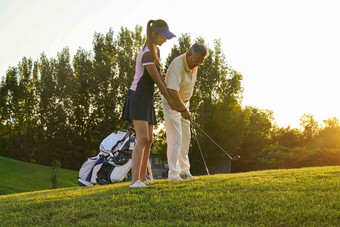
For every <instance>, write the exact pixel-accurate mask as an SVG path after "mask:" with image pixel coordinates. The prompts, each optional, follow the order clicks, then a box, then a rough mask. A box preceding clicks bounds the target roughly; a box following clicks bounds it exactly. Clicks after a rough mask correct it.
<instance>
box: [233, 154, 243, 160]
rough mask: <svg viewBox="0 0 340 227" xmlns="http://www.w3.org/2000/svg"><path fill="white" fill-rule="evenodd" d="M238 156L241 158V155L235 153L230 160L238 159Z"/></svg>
mask: <svg viewBox="0 0 340 227" xmlns="http://www.w3.org/2000/svg"><path fill="white" fill-rule="evenodd" d="M240 158H241V156H239V155H236V156H234V157H232V159H231V160H239V159H240Z"/></svg>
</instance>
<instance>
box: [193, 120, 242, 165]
mask: <svg viewBox="0 0 340 227" xmlns="http://www.w3.org/2000/svg"><path fill="white" fill-rule="evenodd" d="M192 125H194V126H195V127H196V128H198V129H199V130H200V131H201V132H202V133H203V134H204V135H206V136H207V137H208V138H209V139H210V140H211V141H212V142H213V143H214V144H215V145H216V146H217V147H218V148H220V150H221V151H223V152H224V153H225V154H226V155H227V156H228V157H229V158H230V160H238V159H240V158H241V157H240V156H239V155H236V156H232V155H231V154H228V153H227V152H226V151H225V150H223V148H222V147H221V146H220V145H218V144H217V143H216V142H215V141H214V140H213V139H212V138H211V137H210V136H209V135H208V134H207V133H206V132H204V131H203V129H201V128H200V127H199V126H198V125H197V124H195V123H194V122H192ZM195 137H196V134H195ZM196 140H197V137H196ZM197 143H198V140H197ZM201 153H202V151H201ZM202 157H203V154H202Z"/></svg>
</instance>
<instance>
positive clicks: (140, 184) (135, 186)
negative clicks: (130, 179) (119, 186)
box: [129, 180, 147, 188]
mask: <svg viewBox="0 0 340 227" xmlns="http://www.w3.org/2000/svg"><path fill="white" fill-rule="evenodd" d="M129 187H130V188H145V187H147V185H146V184H144V183H143V182H141V181H140V180H136V181H135V183H133V184H130V185H129Z"/></svg>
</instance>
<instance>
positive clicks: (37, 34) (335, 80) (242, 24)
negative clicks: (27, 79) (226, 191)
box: [0, 0, 340, 128]
mask: <svg viewBox="0 0 340 227" xmlns="http://www.w3.org/2000/svg"><path fill="white" fill-rule="evenodd" d="M339 6H340V2H339V1H337V0H319V1H315V0H280V1H279V0H256V1H254V0H225V1H218V0H204V1H201V0H172V1H155V0H149V1H147V0H124V1H123V0H121V1H119V0H111V1H109V0H96V1H95V0H0V34H1V35H0V77H3V76H5V74H6V70H7V69H8V67H9V66H16V65H17V64H18V62H19V61H20V60H21V59H22V57H24V56H26V57H31V58H32V59H33V60H36V59H39V56H40V54H41V53H42V52H45V53H46V55H47V56H48V57H56V55H57V52H60V51H61V50H62V48H64V47H66V46H68V47H69V48H70V52H71V56H73V55H74V54H75V53H76V50H77V49H78V48H79V47H82V48H83V49H85V50H92V40H93V34H94V32H100V33H103V34H106V33H107V32H108V30H109V28H110V27H112V28H113V30H114V31H115V32H116V33H117V32H118V31H119V29H120V27H121V26H123V27H127V28H129V29H133V28H134V27H135V26H136V25H137V24H138V25H142V26H143V28H145V27H146V24H147V21H148V20H149V19H164V20H165V21H166V22H167V23H168V25H169V27H170V30H171V31H172V32H173V33H175V34H177V37H179V36H180V35H181V34H182V33H189V34H191V37H192V38H196V37H198V36H201V37H203V38H204V39H205V40H206V42H207V43H208V44H209V47H210V48H213V44H214V39H217V38H221V41H222V48H223V52H224V54H225V55H226V58H227V61H228V63H229V65H230V66H231V67H232V68H234V69H236V70H237V71H239V72H240V73H241V74H242V75H243V77H244V80H243V87H244V93H243V94H244V99H243V103H242V105H243V106H246V105H249V106H256V107H258V108H261V109H270V110H272V111H273V112H274V117H275V120H276V122H277V123H278V125H279V126H281V127H286V126H288V125H290V126H291V127H293V128H299V123H300V118H301V116H302V115H303V114H304V113H307V114H313V115H314V117H315V118H316V120H317V121H318V122H319V123H322V120H326V119H328V118H331V117H337V118H338V119H340V104H339V102H338V100H337V99H338V98H339V97H340V89H339V81H340V79H339V78H340V29H339V22H340V13H339V10H340V7H339ZM174 44H177V38H174V39H172V40H170V41H168V42H167V43H165V44H164V45H163V46H162V47H161V58H162V59H163V60H165V59H166V57H167V55H168V53H169V52H170V49H171V47H172V46H173V45H174ZM206 76H209V75H206Z"/></svg>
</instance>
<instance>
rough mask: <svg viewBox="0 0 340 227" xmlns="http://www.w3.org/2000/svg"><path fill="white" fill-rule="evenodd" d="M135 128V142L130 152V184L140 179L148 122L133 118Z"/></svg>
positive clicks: (147, 139) (146, 141) (147, 137)
mask: <svg viewBox="0 0 340 227" xmlns="http://www.w3.org/2000/svg"><path fill="white" fill-rule="evenodd" d="M133 125H134V128H135V130H136V136H137V142H136V146H135V148H134V150H133V152H132V179H131V184H133V183H135V182H136V181H137V180H140V172H141V164H142V159H143V153H144V149H145V147H146V146H147V144H148V142H149V123H148V122H147V121H141V120H133Z"/></svg>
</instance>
